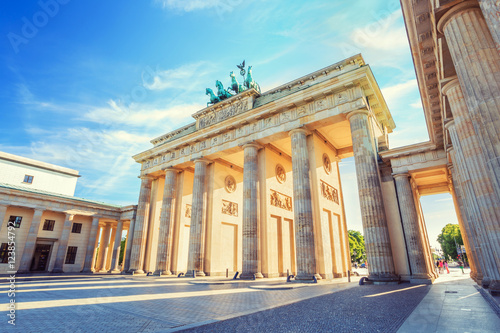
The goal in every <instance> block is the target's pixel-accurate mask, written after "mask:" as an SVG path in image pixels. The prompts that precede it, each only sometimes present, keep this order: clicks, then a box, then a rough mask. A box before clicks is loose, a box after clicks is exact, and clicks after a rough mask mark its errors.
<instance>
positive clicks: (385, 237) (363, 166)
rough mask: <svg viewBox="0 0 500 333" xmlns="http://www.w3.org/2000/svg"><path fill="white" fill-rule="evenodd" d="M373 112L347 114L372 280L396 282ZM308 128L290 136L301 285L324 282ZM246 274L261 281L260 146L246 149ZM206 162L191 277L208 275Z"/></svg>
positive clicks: (170, 210)
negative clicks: (371, 126) (318, 252)
mask: <svg viewBox="0 0 500 333" xmlns="http://www.w3.org/2000/svg"><path fill="white" fill-rule="evenodd" d="M368 117H369V111H368V110H358V111H354V112H351V113H350V114H349V115H348V119H349V122H350V124H351V131H352V139H353V150H354V156H355V162H356V172H357V177H358V187H359V193H360V202H361V209H362V212H363V214H362V215H363V225H364V230H365V239H366V241H367V254H368V260H369V262H370V279H373V280H377V281H396V280H398V279H399V278H398V276H396V274H395V270H394V263H393V258H392V252H391V246H390V240H389V232H388V229H387V221H386V217H385V211H384V206H383V201H382V190H381V185H380V180H379V177H378V167H377V159H376V151H375V148H374V144H373V137H372V135H371V132H370V129H369V121H368ZM309 134H310V133H309V132H308V131H307V130H306V129H303V128H298V129H295V130H292V131H290V132H289V135H290V137H291V145H292V169H293V170H292V171H293V198H294V219H295V221H294V223H295V228H294V229H295V240H296V260H297V266H296V267H297V276H296V279H297V280H313V279H321V276H320V275H319V274H318V272H317V265H316V254H315V253H316V249H315V240H314V237H315V234H314V223H313V208H312V207H313V206H312V198H311V183H310V175H309V174H310V170H309V156H308V155H309V153H308V147H307V136H308V135H309ZM242 148H243V151H244V168H243V217H242V229H243V240H242V241H243V249H242V250H243V252H242V261H243V271H242V274H241V278H243V279H253V278H260V277H262V273H261V271H260V269H261V265H260V251H259V225H260V223H259V214H258V209H257V207H258V196H257V183H258V178H259V177H258V176H259V175H258V159H257V156H258V150H259V149H260V148H261V147H260V146H259V145H258V144H255V143H250V144H246V145H243V147H242ZM209 163H210V161H209V160H207V159H203V158H201V159H196V160H194V164H195V170H194V183H193V192H192V206H191V228H190V237H189V253H188V271H187V273H186V276H204V275H205V272H204V267H203V264H204V235H205V228H206V221H205V213H204V212H205V211H206V205H207V200H206V195H207V193H206V192H207V184H206V183H207V165H208V164H209ZM178 172H179V170H177V169H175V168H171V167H170V168H167V169H165V188H164V194H163V201H162V207H161V216H160V234H159V235H160V237H159V242H158V257H157V262H156V273H157V274H171V272H170V265H171V256H172V254H171V253H172V234H173V231H172V229H173V221H174V218H173V216H174V214H175V211H174V209H175V198H176V186H177V173H178ZM151 185H152V178H151V177H149V176H144V177H142V183H141V190H140V196H139V204H138V210H137V220H136V227H135V231H134V240H133V242H134V243H133V246H132V253H131V262H130V270H129V272H136V273H144V271H143V268H144V252H145V250H144V249H145V244H146V238H147V233H146V230H147V228H148V223H149V207H150V200H151Z"/></svg>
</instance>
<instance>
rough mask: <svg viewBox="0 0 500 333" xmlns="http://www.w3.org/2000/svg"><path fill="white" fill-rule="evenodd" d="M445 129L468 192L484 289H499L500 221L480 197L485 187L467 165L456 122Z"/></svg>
mask: <svg viewBox="0 0 500 333" xmlns="http://www.w3.org/2000/svg"><path fill="white" fill-rule="evenodd" d="M445 127H446V129H447V130H448V132H449V133H450V137H451V141H452V142H453V147H454V148H455V149H454V150H455V162H454V165H455V167H456V168H457V171H459V173H460V175H461V176H460V178H461V179H462V185H463V186H464V187H465V191H466V194H465V195H464V198H465V200H466V201H467V209H468V210H469V213H470V216H468V217H467V219H468V220H470V223H471V227H472V228H474V229H475V234H476V235H477V239H478V242H479V246H480V247H481V258H482V265H481V271H482V272H483V279H482V284H483V286H484V287H488V286H489V287H490V288H492V290H495V291H496V290H497V289H499V290H500V273H499V271H498V267H500V265H498V260H499V259H498V251H499V250H500V248H498V245H496V244H498V238H497V235H498V231H495V230H497V229H498V227H499V226H498V220H497V221H496V222H495V220H494V219H492V217H493V216H494V215H493V216H492V214H495V212H494V211H491V210H490V209H489V207H492V205H491V202H489V200H488V196H481V194H480V192H477V191H481V187H483V186H484V185H485V184H483V186H478V185H480V184H478V183H477V182H478V181H477V179H475V178H474V177H475V175H476V172H477V170H475V171H471V169H470V168H469V167H468V165H467V163H466V158H465V157H464V156H465V152H464V149H463V147H462V141H461V140H459V138H458V134H457V129H456V126H455V121H450V122H448V123H447V124H446V125H445ZM488 206H489V207H488Z"/></svg>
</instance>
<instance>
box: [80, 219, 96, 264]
mask: <svg viewBox="0 0 500 333" xmlns="http://www.w3.org/2000/svg"><path fill="white" fill-rule="evenodd" d="M98 231H99V217H98V216H94V217H93V218H92V226H91V227H90V235H89V240H88V242H87V252H86V253H85V263H84V264H83V271H82V272H83V273H91V272H92V271H93V269H94V262H95V254H96V250H97V241H98V239H97V236H98Z"/></svg>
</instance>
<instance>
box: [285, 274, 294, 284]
mask: <svg viewBox="0 0 500 333" xmlns="http://www.w3.org/2000/svg"><path fill="white" fill-rule="evenodd" d="M294 278H295V276H293V275H288V276H287V277H286V282H290V281H291V280H292V279H294Z"/></svg>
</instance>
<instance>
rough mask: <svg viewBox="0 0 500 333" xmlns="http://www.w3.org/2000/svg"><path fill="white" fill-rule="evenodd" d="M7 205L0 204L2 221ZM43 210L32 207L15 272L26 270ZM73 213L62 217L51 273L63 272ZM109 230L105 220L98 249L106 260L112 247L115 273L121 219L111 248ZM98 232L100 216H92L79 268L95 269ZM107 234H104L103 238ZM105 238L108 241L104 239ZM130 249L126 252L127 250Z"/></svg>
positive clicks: (121, 225) (29, 263) (31, 256)
mask: <svg viewBox="0 0 500 333" xmlns="http://www.w3.org/2000/svg"><path fill="white" fill-rule="evenodd" d="M7 208H8V206H7V205H0V221H5V217H6V213H7ZM44 212H45V210H44V209H41V208H35V209H34V210H33V217H32V218H31V222H30V226H29V231H28V235H27V237H26V242H25V245H24V249H23V253H22V256H21V261H20V264H19V268H18V270H17V271H18V273H28V272H29V271H30V268H31V261H32V259H33V255H34V253H35V249H36V243H37V237H38V231H39V229H40V224H41V223H42V215H43V213H44ZM74 216H75V215H74V214H66V215H65V219H64V225H63V230H62V233H61V236H60V238H59V246H58V248H57V252H56V259H55V262H54V267H53V269H52V271H51V272H53V273H62V272H63V265H64V261H65V258H66V253H67V251H68V241H69V236H70V233H71V229H72V226H73V219H74ZM130 225H131V226H130V228H133V225H134V223H133V221H131V223H130ZM110 231H111V223H107V224H106V227H105V228H104V230H103V232H102V235H101V242H100V244H101V245H102V246H101V248H102V249H103V250H102V251H100V252H101V253H100V257H101V258H102V260H103V261H104V263H105V262H106V257H107V256H108V252H111V251H112V255H113V258H112V264H111V267H112V272H113V273H116V272H119V271H120V270H119V269H118V267H119V265H118V262H119V255H120V246H121V234H122V231H123V221H121V220H120V221H119V222H118V224H117V228H116V235H118V236H117V237H115V242H114V246H113V249H112V250H111V251H110V250H109V247H110V244H109V236H110ZM98 232H99V217H98V216H94V217H93V218H92V225H91V229H90V234H89V238H88V242H87V248H86V252H85V253H86V254H85V261H84V265H83V270H82V272H87V273H90V272H93V271H95V269H94V267H95V264H96V263H95V258H96V251H97V247H98V237H97V236H98ZM106 236H107V238H106ZM106 239H107V241H105V240H106ZM129 253H130V249H129V252H128V253H126V254H129ZM99 267H104V266H103V265H102V262H101V263H100V265H99Z"/></svg>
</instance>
